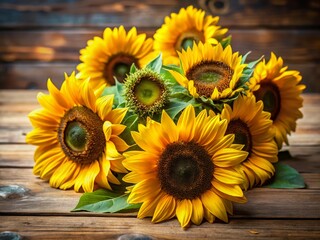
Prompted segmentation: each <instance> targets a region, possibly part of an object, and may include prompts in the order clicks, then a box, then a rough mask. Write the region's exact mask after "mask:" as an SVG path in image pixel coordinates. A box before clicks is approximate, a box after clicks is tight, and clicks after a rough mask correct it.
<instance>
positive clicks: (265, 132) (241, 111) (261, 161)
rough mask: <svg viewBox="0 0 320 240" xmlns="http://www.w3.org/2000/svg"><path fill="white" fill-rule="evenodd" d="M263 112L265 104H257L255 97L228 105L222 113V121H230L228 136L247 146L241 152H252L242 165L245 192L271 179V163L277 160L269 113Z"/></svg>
mask: <svg viewBox="0 0 320 240" xmlns="http://www.w3.org/2000/svg"><path fill="white" fill-rule="evenodd" d="M262 109H263V103H262V101H258V102H256V100H255V97H254V96H251V97H246V96H243V97H242V96H239V97H238V98H237V99H236V100H235V101H234V102H233V107H232V108H231V107H230V105H228V104H225V105H224V109H223V110H222V112H221V118H222V119H226V120H227V121H228V128H227V133H228V134H235V140H234V144H241V145H244V147H243V149H242V150H244V151H247V152H248V153H249V155H248V157H247V159H246V160H245V161H244V162H242V163H241V169H242V171H243V172H244V175H245V178H246V181H245V183H244V185H243V188H244V189H246V190H247V189H248V188H252V187H253V186H255V185H257V184H260V185H262V184H263V183H264V182H265V181H266V180H268V179H270V178H271V177H272V176H273V174H274V172H275V169H274V166H273V165H272V163H275V162H277V161H278V157H277V155H278V147H277V144H276V142H275V141H274V134H275V133H274V131H273V129H272V120H270V113H268V112H264V111H263V110H262Z"/></svg>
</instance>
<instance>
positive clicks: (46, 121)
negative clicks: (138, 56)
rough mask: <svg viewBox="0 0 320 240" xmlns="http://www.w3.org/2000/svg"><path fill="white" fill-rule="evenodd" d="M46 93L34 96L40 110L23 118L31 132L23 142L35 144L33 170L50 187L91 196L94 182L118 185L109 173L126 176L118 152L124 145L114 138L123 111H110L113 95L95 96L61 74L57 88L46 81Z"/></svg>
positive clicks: (120, 127) (84, 83) (86, 85)
mask: <svg viewBox="0 0 320 240" xmlns="http://www.w3.org/2000/svg"><path fill="white" fill-rule="evenodd" d="M48 90H49V94H48V95H46V94H43V93H39V94H38V101H39V103H40V104H41V106H42V107H43V108H41V109H37V110H34V111H33V112H31V113H30V114H29V119H30V121H31V123H32V125H33V127H34V129H33V130H32V131H31V132H30V133H28V134H27V137H26V141H27V143H29V144H34V145H37V146H38V148H37V150H36V152H35V154H34V160H35V166H34V169H33V172H34V174H35V175H39V176H40V177H41V178H42V179H45V180H49V183H50V185H51V186H52V187H55V188H60V189H69V188H72V187H74V190H75V191H77V192H78V191H80V190H81V189H83V190H84V191H85V192H92V191H93V189H94V183H97V184H98V186H100V187H104V188H108V189H111V187H110V184H109V182H111V183H114V184H119V181H118V180H117V178H116V177H115V176H114V175H113V173H112V171H115V172H126V170H125V168H124V167H123V166H122V160H123V158H124V157H123V156H122V154H120V153H119V152H123V151H125V150H126V149H127V148H128V145H127V144H126V143H125V142H124V141H123V140H122V139H121V138H120V137H119V134H120V133H121V132H122V131H123V130H124V129H125V126H124V125H121V124H120V123H121V121H122V119H123V118H124V116H125V114H126V111H127V109H123V108H119V109H112V104H113V95H107V96H104V97H100V98H98V96H100V94H101V90H102V89H99V91H96V92H94V91H93V90H92V88H91V87H90V85H89V81H88V80H85V81H79V80H77V79H76V78H75V74H74V73H72V75H71V76H70V77H68V76H67V75H66V76H65V81H64V82H63V84H62V87H61V89H60V90H59V89H57V88H56V87H55V86H54V85H53V84H52V82H51V81H50V79H49V80H48Z"/></svg>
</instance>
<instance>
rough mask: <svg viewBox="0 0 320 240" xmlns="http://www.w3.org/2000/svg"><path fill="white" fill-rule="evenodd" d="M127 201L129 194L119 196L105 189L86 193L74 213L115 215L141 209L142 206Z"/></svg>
mask: <svg viewBox="0 0 320 240" xmlns="http://www.w3.org/2000/svg"><path fill="white" fill-rule="evenodd" d="M127 199H128V194H124V195H118V194H116V193H113V192H111V191H108V190H105V189H99V190H97V191H94V192H92V193H84V194H83V195H82V196H81V197H80V200H79V203H78V204H77V206H76V207H75V208H74V209H73V210H72V211H88V212H97V213H107V212H109V213H115V212H120V211H128V210H137V209H139V208H140V206H141V204H129V203H128V202H127Z"/></svg>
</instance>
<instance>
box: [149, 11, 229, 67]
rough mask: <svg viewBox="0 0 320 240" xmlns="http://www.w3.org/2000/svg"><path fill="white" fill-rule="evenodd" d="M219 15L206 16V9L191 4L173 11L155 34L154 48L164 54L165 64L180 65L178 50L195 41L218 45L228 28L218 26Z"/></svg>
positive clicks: (189, 45)
mask: <svg viewBox="0 0 320 240" xmlns="http://www.w3.org/2000/svg"><path fill="white" fill-rule="evenodd" d="M218 21H219V17H212V16H205V11H203V10H200V9H196V8H194V7H193V6H189V7H188V8H187V9H185V8H182V9H181V10H180V11H179V13H178V14H176V13H172V14H171V16H170V17H169V16H167V17H166V18H165V19H164V24H163V25H162V26H161V28H159V29H158V30H157V31H156V33H155V34H154V39H155V41H154V49H155V50H158V51H161V52H162V54H163V61H164V64H176V65H179V64H180V62H179V58H178V54H177V51H181V50H182V49H185V50H186V49H187V47H191V46H192V45H193V42H194V41H195V42H196V43H198V42H203V43H206V42H207V43H210V44H213V45H217V44H218V43H219V41H221V40H222V39H223V38H224V35H225V34H226V32H227V31H228V29H227V28H221V27H220V26H217V23H218Z"/></svg>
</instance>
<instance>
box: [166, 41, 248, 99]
mask: <svg viewBox="0 0 320 240" xmlns="http://www.w3.org/2000/svg"><path fill="white" fill-rule="evenodd" d="M179 58H180V60H181V63H182V69H183V74H180V73H178V72H176V71H173V70H171V71H170V72H171V74H172V75H173V76H174V78H175V79H176V81H177V82H178V83H179V84H180V85H181V86H183V87H185V88H187V89H188V90H189V93H190V94H191V95H192V96H193V97H195V98H198V97H201V96H204V97H206V98H211V99H212V100H219V99H224V98H228V97H232V96H233V95H234V94H235V93H236V92H240V91H242V90H243V89H242V88H239V87H237V84H238V81H239V79H240V77H241V75H242V71H243V69H244V68H245V67H246V64H242V63H241V60H242V56H241V55H240V56H239V53H238V52H236V53H232V49H231V46H230V45H229V46H227V47H226V48H225V49H223V48H222V46H221V44H218V45H216V46H212V45H211V44H210V43H205V44H202V43H199V44H198V45H194V46H193V48H192V49H191V48H188V50H187V51H184V50H182V53H180V52H179Z"/></svg>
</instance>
